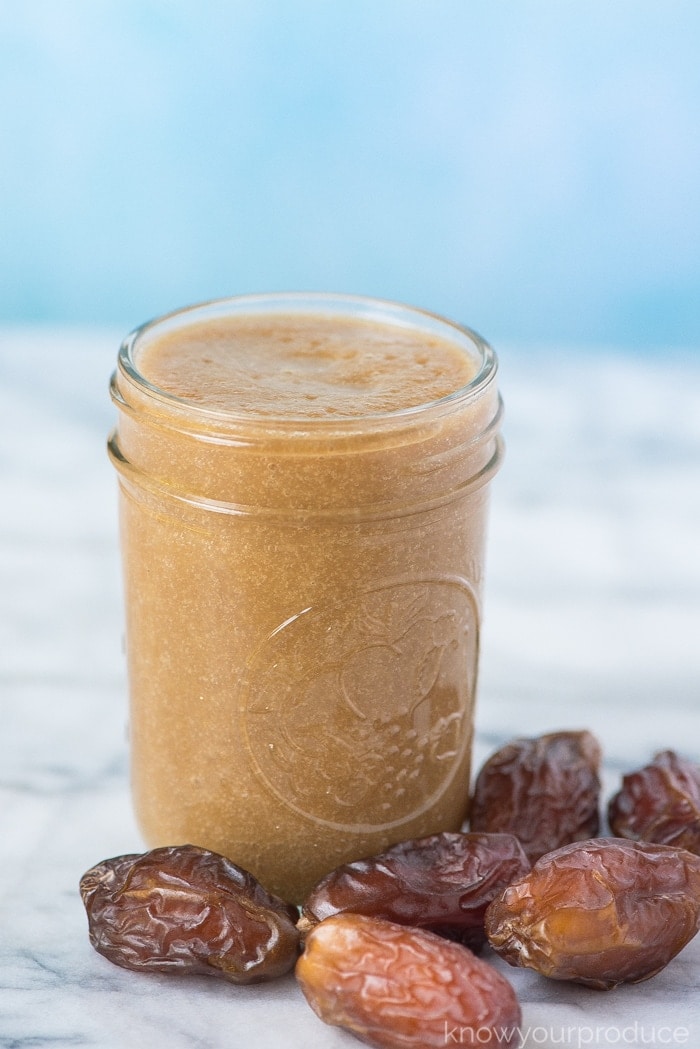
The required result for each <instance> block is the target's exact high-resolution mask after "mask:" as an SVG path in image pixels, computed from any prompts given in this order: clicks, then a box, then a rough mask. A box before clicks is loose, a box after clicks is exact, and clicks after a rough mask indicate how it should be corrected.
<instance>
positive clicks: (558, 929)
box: [486, 838, 700, 990]
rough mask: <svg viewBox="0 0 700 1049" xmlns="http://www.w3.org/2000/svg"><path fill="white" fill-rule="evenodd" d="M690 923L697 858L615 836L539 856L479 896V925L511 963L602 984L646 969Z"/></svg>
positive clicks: (670, 951)
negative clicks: (496, 891) (497, 890)
mask: <svg viewBox="0 0 700 1049" xmlns="http://www.w3.org/2000/svg"><path fill="white" fill-rule="evenodd" d="M699 925H700V858H699V857H697V856H694V855H693V854H692V853H690V852H686V851H684V850H683V849H676V848H672V847H670V846H666V845H654V844H650V843H648V842H632V841H628V840H627V839H623V838H594V839H592V840H590V841H582V842H575V843H574V844H571V845H566V846H564V847H563V848H561V849H557V850H556V851H555V852H552V853H549V855H547V856H543V857H542V859H541V860H539V861H538V862H537V863H536V864H535V865H534V867H533V868H532V870H531V871H530V873H529V874H526V875H525V877H524V878H521V879H520V880H519V881H517V882H515V883H514V884H513V885H511V886H510V887H509V888H507V889H505V890H504V892H503V893H502V894H501V895H500V896H499V897H498V898H497V899H496V900H494V902H493V903H492V904H491V905H490V906H489V908H488V910H487V912H486V932H487V934H488V938H489V940H490V942H491V944H492V946H493V947H494V948H495V950H496V951H497V952H498V953H499V954H500V955H501V956H502V957H503V958H505V960H506V961H508V962H510V964H511V965H521V966H524V967H526V968H530V969H535V970H536V971H537V972H539V973H542V975H543V976H550V977H552V978H553V979H557V980H573V981H575V982H576V983H581V984H585V985H586V986H588V987H594V988H598V989H600V990H609V989H610V988H612V987H615V986H617V984H620V983H638V982H639V981H641V980H647V979H649V978H650V977H651V976H654V975H655V974H656V973H658V972H659V971H660V970H661V969H663V968H664V966H665V965H667V963H668V962H669V961H670V960H671V958H673V957H674V956H675V955H676V954H678V952H679V951H680V950H681V949H682V948H683V947H684V946H685V945H686V944H687V943H688V941H689V940H691V939H692V937H693V936H694V935H695V933H696V932H697V931H698V927H699Z"/></svg>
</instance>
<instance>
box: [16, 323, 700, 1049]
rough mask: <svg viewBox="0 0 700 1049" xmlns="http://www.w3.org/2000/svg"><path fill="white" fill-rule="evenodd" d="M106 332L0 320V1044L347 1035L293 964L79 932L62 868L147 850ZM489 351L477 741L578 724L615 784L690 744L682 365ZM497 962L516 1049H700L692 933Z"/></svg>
mask: <svg viewBox="0 0 700 1049" xmlns="http://www.w3.org/2000/svg"><path fill="white" fill-rule="evenodd" d="M117 342H118V339H117V336H116V335H112V334H110V333H106V332H102V331H96V332H89V331H77V332H54V331H42V330H26V331H25V330H21V329H20V330H14V331H13V330H5V331H0V470H1V471H2V489H1V490H2V504H1V505H2V509H1V512H0V579H1V586H0V709H1V715H0V717H1V720H0V725H1V728H0V799H1V800H0V1046H2V1047H6V1049H10V1047H18V1049H19V1047H26V1049H29V1047H35V1046H56V1047H69V1046H80V1047H82V1049H121V1047H128V1049H141V1047H144V1049H160V1047H164V1049H165V1047H167V1049H195V1047H196V1049H209V1047H212V1049H235V1047H255V1049H272V1047H275V1049H277V1047H280V1046H285V1047H290V1049H297V1047H299V1049H301V1047H307V1046H309V1045H315V1046H319V1047H329V1049H330V1047H334V1046H337V1047H338V1049H340V1047H341V1046H346V1047H347V1049H350V1047H351V1046H352V1045H356V1044H357V1043H356V1041H355V1040H354V1039H353V1038H351V1037H350V1036H349V1035H347V1034H345V1033H344V1032H341V1031H337V1030H333V1029H331V1028H328V1027H325V1026H323V1025H322V1024H321V1023H320V1022H319V1021H318V1020H317V1018H316V1017H315V1016H314V1015H313V1014H312V1012H311V1011H310V1010H309V1009H308V1007H307V1006H306V1004H305V1003H304V1002H303V1000H302V998H301V996H300V993H299V991H298V989H297V988H296V986H295V984H294V980H293V979H292V978H288V979H285V980H282V981H280V982H279V983H276V984H273V985H268V986H260V987H253V988H232V987H229V986H227V985H225V984H223V983H221V982H217V981H214V980H207V979H205V978H200V979H196V980H177V979H170V978H167V977H158V976H151V977H144V976H137V975H135V974H132V973H129V972H126V971H122V970H120V969H118V968H116V967H114V966H112V965H110V964H109V963H108V962H107V961H105V960H104V959H103V958H101V957H99V956H98V955H96V954H95V953H94V952H93V951H92V950H91V948H90V946H89V944H88V940H87V934H86V922H85V916H84V913H83V910H82V904H81V903H80V900H79V897H78V894H77V881H78V878H79V876H80V874H81V873H82V871H83V870H85V869H86V868H87V867H89V866H91V865H92V864H93V863H94V862H96V861H97V860H99V859H102V858H103V857H105V856H108V855H115V854H118V853H120V852H131V851H135V850H138V849H139V848H141V842H140V839H139V835H138V832H137V830H136V827H135V824H134V821H133V817H132V814H131V808H130V802H129V794H128V768H127V740H126V698H125V682H124V666H123V655H122V650H121V609H120V600H121V599H120V581H119V563H118V548H117V534H116V527H117V526H116V491H115V489H116V485H115V480H114V478H113V476H112V472H111V468H110V466H109V463H108V461H107V458H106V455H105V450H104V444H105V438H106V434H107V431H108V428H109V426H110V425H111V419H112V411H111V406H110V404H109V401H108V397H107V380H108V376H109V373H110V371H111V369H112V365H113V361H114V357H115V353H116V346H117ZM501 359H502V388H503V391H504V397H505V400H506V405H507V416H506V440H507V456H506V460H505V463H504V466H503V470H502V473H501V474H500V475H499V477H498V478H497V479H496V481H495V482H494V493H493V504H492V513H491V539H490V549H489V564H488V572H487V601H486V621H485V628H484V645H483V657H482V673H481V694H480V704H479V710H478V716H477V730H478V731H477V742H476V755H475V756H476V759H477V761H480V760H481V759H483V758H484V757H485V756H486V754H487V753H488V752H489V751H490V750H491V749H492V748H493V747H495V746H496V745H497V744H499V743H500V742H502V741H504V740H505V739H507V738H508V737H510V736H512V735H515V734H532V733H536V732H540V731H545V730H547V729H552V728H558V727H563V726H571V727H584V726H585V727H589V728H591V729H592V730H593V731H595V732H596V733H597V734H598V735H599V737H600V738H601V741H602V743H603V746H604V749H605V755H606V757H605V769H604V786H605V791H606V794H609V793H610V792H611V791H612V790H613V789H614V788H615V786H616V784H617V782H618V781H619V776H620V774H621V772H622V771H623V770H624V769H626V768H629V767H632V766H634V765H638V764H641V763H643V762H644V761H646V760H647V758H648V757H649V756H650V754H651V753H652V751H653V750H654V748H656V747H658V746H671V747H676V748H677V749H679V750H682V751H683V752H685V753H687V754H688V755H689V756H691V757H694V758H695V759H696V760H697V759H700V734H699V733H698V726H699V718H698V701H699V700H700V644H698V638H699V637H700V549H699V538H698V537H699V535H700V360H698V359H697V358H693V357H690V356H688V357H686V358H683V357H680V356H673V357H664V356H662V355H659V356H657V357H646V358H642V359H640V360H635V359H633V358H632V357H629V356H625V355H623V354H603V353H602V352H600V351H591V353H590V354H580V353H579V354H576V355H571V354H567V353H565V352H564V351H561V352H554V351H552V352H546V351H543V350H539V351H534V352H531V353H527V352H525V351H523V350H518V351H516V350H515V349H514V350H510V351H509V350H508V349H507V348H505V349H502V351H501ZM496 964H499V965H500V966H501V968H502V970H503V971H504V972H506V973H507V975H508V976H509V977H510V978H511V979H512V980H513V982H514V984H515V986H516V989H517V990H518V993H519V994H520V996H521V998H522V1001H523V1012H524V1026H523V1043H524V1044H525V1045H527V1046H528V1047H532V1046H535V1045H544V1046H554V1045H565V1046H576V1045H578V1044H579V1043H581V1044H587V1045H597V1046H605V1045H611V1044H618V1045H632V1046H641V1045H652V1046H662V1045H669V1044H671V1045H680V1044H688V1045H698V1044H700V995H699V992H700V942H699V941H694V942H693V943H692V944H691V945H690V946H689V947H688V948H686V950H685V951H684V952H683V953H682V954H681V955H680V956H679V957H678V958H677V959H676V960H675V961H674V962H673V963H672V964H671V965H670V966H669V967H668V968H667V970H665V971H664V972H663V973H661V974H660V975H659V976H657V977H656V978H654V979H653V980H651V981H648V982H646V983H643V984H640V985H638V986H635V987H625V988H621V989H619V990H618V991H615V992H612V993H610V994H605V993H599V992H594V991H589V990H586V989H583V988H578V987H574V986H570V985H564V984H553V983H550V982H547V981H545V980H543V979H540V978H539V977H537V976H535V975H534V974H532V973H528V972H524V971H522V972H521V971H515V970H510V969H507V967H506V966H504V965H502V964H501V963H500V962H496ZM596 1028H598V1030H597V1031H596ZM589 1032H593V1033H592V1034H590V1037H589ZM684 1032H685V1033H684ZM446 1044H449V1042H446Z"/></svg>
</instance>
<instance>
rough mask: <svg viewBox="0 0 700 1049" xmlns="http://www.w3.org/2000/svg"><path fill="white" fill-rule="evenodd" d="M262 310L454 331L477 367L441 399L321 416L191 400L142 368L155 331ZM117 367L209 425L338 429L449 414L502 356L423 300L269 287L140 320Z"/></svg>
mask: <svg viewBox="0 0 700 1049" xmlns="http://www.w3.org/2000/svg"><path fill="white" fill-rule="evenodd" d="M262 313H273V314H274V313H277V314H290V313H296V314H299V315H309V314H315V315H321V316H323V315H324V314H326V315H328V316H329V317H330V316H342V317H350V318H353V319H361V320H368V321H376V322H377V323H383V324H389V325H391V324H393V325H395V326H396V327H404V328H406V327H410V328H412V329H413V330H419V331H420V330H424V331H425V332H426V334H428V333H429V334H432V335H438V336H442V337H443V338H446V339H449V340H450V341H451V342H453V343H455V344H456V345H457V346H459V347H461V348H462V349H464V350H465V352H467V351H468V352H469V353H470V354H471V355H472V358H473V360H474V362H475V364H476V366H477V367H476V371H475V373H474V375H473V376H472V378H471V379H470V380H469V382H467V383H465V384H464V385H462V386H460V387H458V388H457V389H456V390H452V391H451V392H450V393H448V394H445V395H444V396H442V397H439V398H437V399H435V400H431V401H424V402H421V403H419V404H416V405H410V406H409V407H403V408H398V409H392V410H390V411H382V412H366V413H363V414H361V415H357V416H342V417H337V416H335V417H333V418H327V417H320V416H308V415H292V414H290V413H284V414H281V413H280V414H279V415H275V414H270V413H256V412H250V411H236V410H235V409H228V408H220V407H217V408H211V407H208V406H206V405H202V404H201V403H200V402H196V401H192V400H188V399H187V398H184V397H180V396H179V395H177V394H174V393H171V392H170V391H168V390H165V389H163V388H162V387H159V386H157V385H155V384H154V383H152V382H151V381H150V380H148V379H147V378H146V377H145V376H144V375H143V374H142V373H141V372H140V370H139V367H138V363H137V359H136V354H137V351H138V349H139V347H140V346H141V345H142V344H143V343H144V342H145V341H146V340H148V339H149V337H150V336H154V335H156V334H161V333H166V332H168V331H173V330H185V329H186V328H187V327H190V326H193V325H195V324H197V323H199V322H204V321H207V320H214V319H221V318H224V317H227V316H231V315H233V314H237V315H255V314H262ZM117 369H118V372H119V374H120V375H122V376H123V377H124V378H125V379H126V380H127V381H128V382H129V383H132V384H133V385H134V386H135V387H136V388H137V389H138V390H139V391H141V392H142V393H144V394H146V395H147V396H148V398H149V400H150V399H152V400H154V401H155V402H156V403H157V404H159V405H160V406H161V408H162V409H164V410H166V411H172V412H175V413H176V414H177V415H181V414H184V415H187V416H189V418H190V419H191V420H193V421H194V420H200V421H201V423H202V425H203V426H204V427H205V428H206V427H207V424H209V425H210V426H211V425H216V424H218V425H220V426H221V425H224V426H225V425H226V424H227V423H228V424H229V425H234V424H245V425H247V426H256V425H262V426H265V427H266V428H268V427H269V428H274V429H276V430H277V429H288V428H290V427H291V428H293V429H295V430H299V429H304V430H307V431H312V432H314V433H318V434H321V433H324V432H326V433H329V432H334V431H338V430H342V431H343V432H353V431H354V430H356V429H359V428H362V429H364V428H366V427H367V426H368V424H369V425H371V424H376V425H377V426H382V424H391V423H401V422H402V421H405V422H409V421H410V420H411V419H414V418H415V417H420V418H423V417H424V416H426V415H428V416H431V415H433V414H438V415H439V414H442V412H443V411H452V410H454V409H455V408H457V407H463V406H464V405H465V404H467V403H469V402H470V401H472V400H474V399H476V398H477V397H478V396H479V395H480V394H481V393H482V391H483V390H484V388H485V387H486V386H488V385H489V384H490V383H491V381H492V380H493V379H494V377H495V375H496V372H497V369H498V360H497V357H496V354H495V352H494V350H493V349H492V347H491V346H490V345H489V343H488V342H486V340H485V339H483V338H482V336H481V335H479V334H478V333H477V332H476V331H474V330H473V329H472V328H469V327H467V326H466V325H463V324H458V323H457V322H455V321H452V320H449V319H447V318H445V317H442V316H440V315H439V314H437V313H434V312H431V311H429V310H425V309H422V308H420V307H416V306H409V305H405V304H403V303H399V302H395V301H392V300H389V299H381V298H374V297H371V296H364V295H354V294H348V293H333V292H298V291H291V292H262V293H254V294H247V295H235V296H228V297H225V298H216V299H210V300H207V301H204V302H199V303H194V304H192V305H189V306H184V307H182V308H180V309H177V310H173V311H171V312H169V313H165V314H162V315H160V316H158V317H155V318H153V319H152V320H149V321H146V322H145V323H144V324H141V325H139V326H138V327H137V328H135V329H134V330H133V331H132V332H130V333H129V335H127V336H126V338H125V339H124V340H123V342H122V344H121V346H120V349H119V355H118V362H117Z"/></svg>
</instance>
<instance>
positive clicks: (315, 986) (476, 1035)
mask: <svg viewBox="0 0 700 1049" xmlns="http://www.w3.org/2000/svg"><path fill="white" fill-rule="evenodd" d="M296 974H297V978H298V980H299V983H300V985H301V989H302V991H303V992H304V995H305V996H306V999H307V1001H308V1002H309V1005H310V1006H311V1008H312V1009H313V1010H314V1012H315V1013H316V1014H317V1015H318V1016H319V1017H320V1018H321V1019H322V1020H324V1021H325V1022H326V1023H328V1024H334V1025H336V1026H339V1027H343V1028H345V1029H346V1030H348V1031H351V1032H352V1033H353V1034H354V1035H356V1036H357V1037H358V1038H360V1039H362V1041H364V1042H367V1043H368V1044H369V1045H373V1046H378V1047H380V1049H408V1047H412V1046H415V1047H420V1049H431V1047H433V1046H441V1047H444V1046H445V1045H446V1044H449V1043H450V1042H458V1043H459V1044H463V1045H483V1046H490V1045H491V1046H496V1045H500V1046H510V1045H517V1044H518V1043H519V1026H520V1020H521V1016H520V1006H519V1004H518V1000H517V998H516V995H515V991H514V990H513V988H512V987H511V985H510V984H509V983H508V981H507V980H506V979H505V978H504V977H503V976H501V974H500V973H499V972H498V971H497V970H496V969H495V968H494V967H493V966H490V965H488V964H487V963H486V962H482V961H480V959H479V958H477V957H476V956H475V955H473V954H472V953H471V951H469V950H468V948H466V947H463V946H461V945H460V944H456V943H450V942H449V941H448V940H444V939H442V938H441V937H439V936H435V935H434V934H433V933H430V932H426V931H425V930H422V929H409V928H406V927H405V926H403V925H397V924H396V923H395V922H387V921H384V920H382V919H380V918H369V917H367V916H366V915H362V914H339V915H336V916H334V917H332V918H327V919H326V920H325V921H323V922H321V923H320V925H317V926H316V927H315V928H314V929H313V930H312V931H311V932H310V933H309V935H308V937H307V939H306V945H305V948H304V953H303V954H302V956H301V957H300V959H299V961H298V962H297V967H296Z"/></svg>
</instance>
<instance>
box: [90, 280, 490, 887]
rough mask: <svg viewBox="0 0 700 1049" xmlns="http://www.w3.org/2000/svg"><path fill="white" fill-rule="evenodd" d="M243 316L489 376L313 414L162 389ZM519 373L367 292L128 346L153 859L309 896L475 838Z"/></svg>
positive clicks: (154, 327) (136, 615) (134, 670)
mask: <svg viewBox="0 0 700 1049" xmlns="http://www.w3.org/2000/svg"><path fill="white" fill-rule="evenodd" d="M235 316H246V317H253V318H256V317H257V318H262V317H276V318H277V320H278V321H279V319H280V318H299V317H302V318H303V317H307V316H312V317H313V318H315V320H316V321H318V322H319V323H320V324H321V327H323V326H324V325H325V326H327V327H328V329H329V330H330V329H332V328H333V326H334V325H337V323H338V321H339V319H340V320H343V319H347V318H354V319H355V320H358V321H361V322H362V323H366V324H367V325H370V326H371V327H372V328H373V330H375V331H377V330H380V331H381V333H382V335H383V337H387V338H389V339H391V337H392V333H398V332H410V333H412V335H415V334H416V333H417V334H418V336H419V337H420V338H425V340H426V345H428V346H429V345H430V343H431V340H436V339H437V340H443V341H447V342H449V343H450V344H451V347H452V350H453V352H456V353H457V354H460V355H464V356H465V358H466V359H467V360H468V362H469V369H470V370H469V379H468V381H467V382H466V383H464V384H463V385H461V386H460V387H459V388H457V389H454V390H452V391H451V392H449V393H448V394H446V395H444V396H441V397H439V398H437V399H435V400H433V401H430V402H429V403H426V404H423V403H420V404H418V403H417V404H415V405H411V406H410V407H403V408H400V409H396V410H382V411H377V412H368V413H366V414H362V415H359V416H357V415H355V416H351V417H349V416H346V415H343V414H342V413H340V414H337V415H335V414H332V413H327V412H326V413H323V414H320V415H316V416H305V417H301V416H297V415H295V414H294V413H293V412H289V411H286V412H280V413H279V414H270V413H269V412H268V413H267V414H256V413H255V412H254V411H253V412H251V411H246V412H242V411H240V412H237V411H235V410H232V409H231V408H222V407H221V406H216V407H212V406H211V405H208V404H207V403H206V402H205V401H202V400H197V399H196V398H195V397H194V396H192V395H188V396H181V395H179V394H175V393H173V392H172V391H168V390H167V389H164V388H163V387H162V386H157V385H155V384H154V383H153V382H151V381H150V380H149V379H148V378H146V377H145V375H144V374H143V372H142V370H141V369H142V366H143V362H144V360H145V359H146V358H145V357H144V354H145V355H146V356H147V353H148V350H149V347H151V346H152V345H153V344H154V341H155V340H158V339H160V338H162V337H163V336H164V335H165V336H167V338H168V339H171V340H172V339H174V340H176V341H179V342H180V344H181V345H186V344H187V340H188V339H190V338H191V335H192V331H193V325H205V326H206V325H209V326H210V327H211V326H212V325H214V326H216V325H220V324H221V323H223V322H225V321H226V319H227V318H229V319H230V318H232V317H235ZM200 330H204V329H200ZM360 349H362V348H361V347H360ZM193 352H194V350H193ZM231 352H232V353H235V352H236V350H235V340H233V341H232V345H231ZM401 366H402V365H401V359H400V358H399V359H398V360H397V364H396V367H397V368H401ZM144 370H145V369H144ZM495 376H496V359H495V356H494V354H493V351H492V350H491V349H490V348H489V347H488V345H486V344H485V343H484V342H483V341H482V340H481V339H480V338H479V337H478V336H477V335H475V334H474V333H473V332H471V331H469V330H468V329H464V328H461V327H458V326H456V325H453V324H451V323H449V322H447V321H445V320H442V319H441V318H439V317H435V316H433V315H431V314H427V313H423V312H421V311H419V310H413V309H410V308H408V307H403V306H398V305H394V304H390V303H384V302H379V301H375V300H369V299H361V298H353V297H349V296H329V295H321V294H318V295H302V294H298V295H296V294H290V295H274V296H249V297H242V298H237V299H229V300H222V301H219V302H213V303H209V304H205V305H202V306H198V307H192V308H190V309H187V310H183V311H180V312H178V313H175V314H172V315H169V316H168V317H165V318H161V319H159V320H157V321H154V322H152V323H151V324H149V325H146V326H144V327H143V328H141V329H139V330H138V331H137V332H135V333H134V334H132V335H131V336H130V337H129V338H128V339H127V340H126V341H125V342H124V344H123V346H122V348H121V350H120V354H119V360H118V365H117V369H116V371H115V374H114V376H113V379H112V396H113V399H114V402H115V404H116V406H117V409H118V424H117V427H116V429H115V431H114V433H113V434H112V436H111V438H110V442H109V447H110V454H111V458H112V461H113V463H114V465H115V466H116V468H117V470H118V473H119V481H120V515H121V540H122V555H123V566H124V580H125V606H126V621H127V657H128V670H129V682H130V696H131V713H130V741H131V752H132V785H133V793H134V799H135V807H136V812H137V816H138V819H139V823H140V826H141V828H142V831H143V834H144V837H145V839H146V841H147V842H148V844H149V845H151V846H157V845H165V844H167V845H171V844H175V843H181V842H192V843H194V844H198V845H202V846H204V847H206V848H210V849H213V850H215V851H217V852H221V853H223V854H225V855H227V856H229V857H230V858H231V859H232V860H234V861H235V862H236V863H238V864H240V865H241V866H243V867H245V868H246V869H248V870H250V871H252V872H253V873H254V874H255V875H256V877H258V878H259V879H260V880H261V881H262V882H263V884H264V885H265V886H266V887H267V888H268V889H269V890H271V891H273V892H276V893H278V894H279V895H281V896H283V897H285V898H286V899H290V900H301V899H302V898H303V896H304V894H305V892H306V891H307V890H308V889H309V888H310V886H311V885H313V884H314V883H315V882H316V881H317V880H318V879H319V878H320V877H321V876H322V875H323V874H324V873H326V872H327V871H328V870H330V869H331V868H333V867H335V866H337V865H338V864H340V863H343V862H346V861H348V860H350V859H353V858H357V857H359V856H362V855H367V854H370V853H373V852H377V851H379V850H380V849H382V848H385V847H387V846H388V845H389V844H392V843H393V842H396V841H398V840H402V839H405V838H409V837H417V836H421V837H422V836H425V835H428V834H432V833H436V832H438V831H442V830H455V829H458V828H459V826H460V825H461V823H462V821H463V819H464V816H465V811H466V807H467V800H468V785H469V764H470V751H471V738H472V724H473V706H474V696H475V689H476V680H477V661H478V651H479V620H480V603H481V589H482V573H483V555H484V535H485V520H486V510H487V493H488V482H489V480H490V478H491V477H492V475H493V473H494V472H495V470H496V469H497V467H498V465H499V462H500V458H501V451H502V450H501V442H500V437H499V425H500V415H501V405H500V398H499V395H498V391H497V387H496V381H495Z"/></svg>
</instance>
